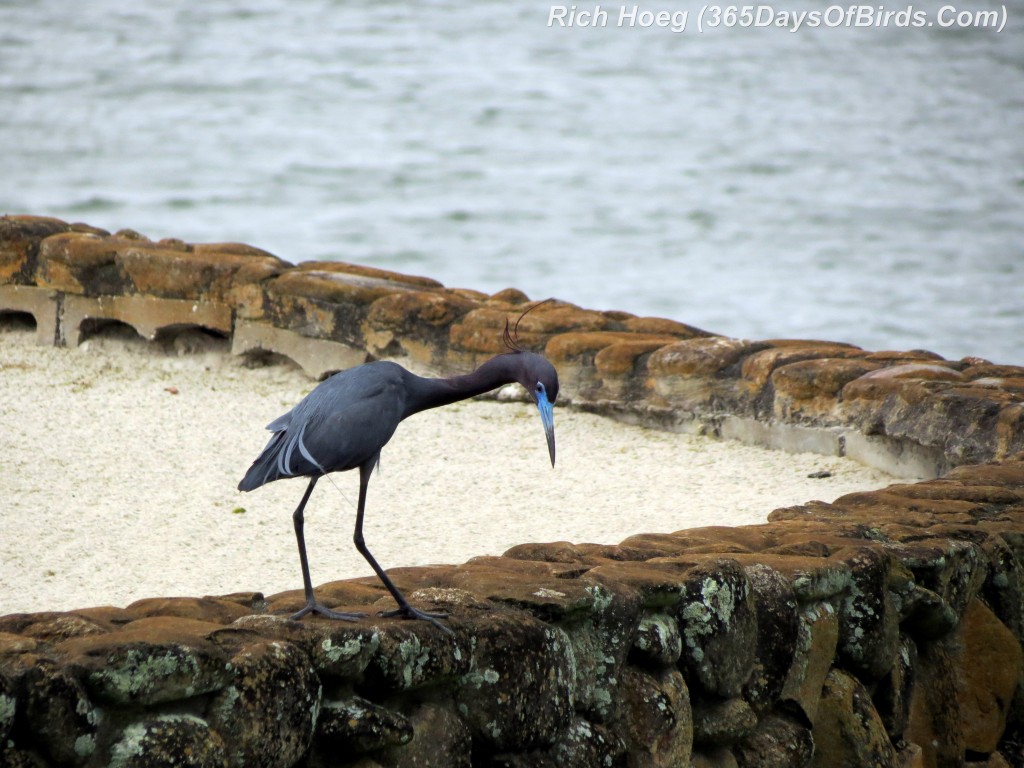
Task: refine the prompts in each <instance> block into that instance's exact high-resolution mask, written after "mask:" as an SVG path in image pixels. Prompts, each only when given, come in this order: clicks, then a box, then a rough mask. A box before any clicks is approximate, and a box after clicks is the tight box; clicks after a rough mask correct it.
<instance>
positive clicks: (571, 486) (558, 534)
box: [0, 323, 893, 615]
mask: <svg viewBox="0 0 1024 768" xmlns="http://www.w3.org/2000/svg"><path fill="white" fill-rule="evenodd" d="M225 350H226V346H224V347H223V348H222V349H218V348H214V349H208V350H206V351H201V352H194V353H188V354H180V352H181V351H182V350H175V349H174V348H170V349H164V348H161V347H157V346H155V345H152V344H146V343H145V342H143V341H142V340H141V339H134V340H133V339H123V338H92V339H90V340H88V341H87V342H85V343H84V344H83V345H82V346H81V347H79V348H77V349H63V348H55V347H47V346H38V345H36V344H35V341H34V334H33V333H32V332H31V331H30V330H29V329H27V328H24V327H20V326H17V325H12V324H11V323H6V324H0V435H2V438H0V439H2V450H3V460H2V462H0V497H2V499H3V505H2V506H3V514H2V515H0V615H2V614H7V613H14V612H22V611H42V610H71V609H74V608H80V607H86V606H95V605H127V604H128V603H130V602H132V601H134V600H137V599H140V598H143V597H153V596H172V595H216V594H226V593H231V592H240V591H261V592H264V593H265V594H272V593H275V592H278V591H283V590H288V589H295V588H298V587H300V586H301V581H300V576H299V565H298V558H297V557H296V549H295V541H294V535H293V533H292V523H291V513H292V510H293V509H294V507H295V504H296V503H297V502H298V500H299V497H300V496H301V494H302V490H303V488H304V481H303V480H289V481H281V482H277V483H273V484H271V485H269V486H266V487H264V488H261V489H258V490H257V491H254V492H252V493H240V492H239V491H237V490H236V486H237V484H238V481H239V479H240V478H241V476H242V474H243V473H244V472H245V470H246V469H247V468H248V466H249V464H250V463H251V462H252V460H253V459H254V458H255V457H256V455H257V454H258V453H259V451H260V450H261V449H262V447H263V445H264V444H265V442H266V439H267V437H268V436H269V433H267V432H266V431H265V430H264V426H265V425H266V424H267V423H268V422H270V421H271V420H272V419H274V418H275V417H277V416H278V415H280V414H282V413H284V412H285V411H287V410H288V409H289V408H291V407H292V406H293V405H294V404H295V403H296V402H298V400H299V399H300V398H301V397H302V396H303V395H304V394H306V393H307V392H308V391H309V390H310V389H312V387H313V386H314V382H311V381H310V380H309V379H307V378H306V377H305V376H303V375H302V373H301V372H300V371H298V370H297V369H296V368H294V367H293V366H290V365H271V366H265V367H255V368H252V367H247V366H246V364H245V362H244V361H243V359H241V358H235V357H231V356H230V355H227V354H225ZM555 429H556V434H557V441H558V464H557V466H556V467H555V468H554V469H552V468H551V466H550V463H549V460H548V457H547V450H546V447H545V443H544V437H543V433H542V430H541V426H540V420H539V419H538V418H537V414H536V409H535V408H533V407H532V406H529V405H526V404H524V403H503V402H495V401H469V402H464V403H460V404H457V405H454V406H450V407H447V408H443V409H438V410H434V411H428V412H425V413H422V414H419V415H417V416H415V417H413V418H411V419H409V420H408V421H407V422H405V423H403V424H402V426H401V427H400V428H399V430H398V433H397V434H396V435H395V437H394V439H393V440H392V441H391V443H390V444H389V445H388V446H387V447H386V448H385V450H384V453H383V456H382V461H381V471H380V472H379V473H378V474H377V475H376V476H375V477H374V479H373V481H372V483H371V484H370V492H369V500H368V505H367V520H366V526H365V535H366V540H367V542H368V544H369V546H370V549H371V550H372V551H373V552H374V554H375V555H376V556H377V558H378V560H379V561H380V562H381V563H382V565H384V567H385V568H388V567H397V566H409V565H421V564H429V563H442V562H443V563H458V562H463V561H465V560H468V559H469V558H471V557H473V556H476V555H488V554H490V555H494V554H500V553H502V552H503V551H505V550H506V549H507V548H509V547H511V546H513V545H515V544H520V543H525V542H533V541H561V540H566V541H573V542H600V543H615V542H618V541H620V540H622V539H624V538H626V537H627V536H629V535H631V534H635V533H643V532H669V531H675V530H679V529H682V528H691V527H697V526H703V525H744V524H750V523H759V522H763V521H764V519H765V517H766V516H767V514H768V513H769V512H770V511H771V510H772V509H775V508H776V507H780V506H786V505H790V504H797V503H802V502H805V501H808V500H811V499H821V500H825V501H829V500H832V499H834V498H836V497H838V496H840V495H842V494H845V493H848V492H851V491H855V490H867V489H873V488H878V487H882V486H884V485H886V484H888V483H889V482H892V481H893V479H892V478H891V477H889V476H888V475H885V474H884V473H880V472H878V471H876V470H873V469H868V468H866V467H864V466H861V465H859V464H857V463H855V462H853V461H849V460H846V459H839V458H833V457H824V456H818V455H816V454H787V453H782V452H778V451H771V450H767V449H762V448H755V447H750V446H745V445H742V444H739V443H735V442H726V441H716V440H712V439H707V438H698V437H692V436H687V435H679V434H672V433H666V432H658V431H653V430H647V429H643V428H638V427H631V426H627V425H623V424H620V423H618V422H615V421H612V420H609V419H605V418H602V417H599V416H595V415H591V414H583V413H575V412H573V411H571V410H569V409H567V408H556V409H555ZM821 471H827V472H830V473H831V476H830V477H827V478H822V479H815V478H810V477H808V475H809V474H811V473H815V472H821ZM331 479H333V482H330V481H329V480H324V481H321V482H320V484H319V485H318V486H317V490H316V492H315V493H314V496H313V498H312V499H311V501H310V504H309V507H308V508H307V512H306V538H307V543H308V546H309V553H310V561H311V569H312V572H313V581H314V583H316V584H319V583H324V582H327V581H332V580H335V579H341V578H349V577H356V576H366V575H369V574H370V570H369V568H368V566H367V565H366V564H365V563H364V562H363V560H362V559H361V558H360V557H359V555H358V554H357V553H356V552H355V550H354V549H353V547H352V544H351V535H352V525H353V521H354V506H355V500H356V490H357V478H356V476H355V474H353V473H346V474H340V475H334V476H332V478H331Z"/></svg>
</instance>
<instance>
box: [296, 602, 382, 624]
mask: <svg viewBox="0 0 1024 768" xmlns="http://www.w3.org/2000/svg"><path fill="white" fill-rule="evenodd" d="M310 613H317V614H319V615H321V616H323V617H324V618H326V619H336V620H338V621H359V620H360V619H364V618H366V614H365V613H359V612H358V611H351V612H349V611H332V610H331V609H330V608H328V607H327V606H325V605H321V604H320V603H317V602H313V603H307V604H306V605H305V606H304V607H303V608H302V610H300V611H299V612H298V613H294V614H292V615H291V616H290V617H289V618H290V619H291V620H292V621H298V620H299V619H301V618H302V617H303V616H305V615H307V614H310Z"/></svg>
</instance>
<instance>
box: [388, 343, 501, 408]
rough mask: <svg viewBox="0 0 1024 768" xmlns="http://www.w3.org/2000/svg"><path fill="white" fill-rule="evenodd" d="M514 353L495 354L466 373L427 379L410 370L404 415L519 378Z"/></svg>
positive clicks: (479, 393) (467, 396)
mask: <svg viewBox="0 0 1024 768" xmlns="http://www.w3.org/2000/svg"><path fill="white" fill-rule="evenodd" d="M515 354H516V353H514V352H511V353H508V354H503V355H498V356H497V357H492V358H491V359H490V360H488V361H487V362H486V363H484V364H483V365H481V366H480V367H479V368H477V369H476V370H475V371H473V372H472V373H467V374H465V375H463V376H451V377H449V378H445V379H427V378H423V377H421V376H415V375H414V374H409V375H410V376H411V377H412V381H411V382H410V387H409V394H408V396H407V397H406V407H405V416H411V415H412V414H414V413H419V412H420V411H425V410H427V409H428V408H438V407H440V406H442V405H450V404H451V403H455V402H458V401H459V400H466V399H468V398H470V397H475V396H476V395H482V394H483V393H484V392H490V391H491V390H492V389H496V388H497V387H500V386H502V385H504V384H511V383H512V382H514V381H516V376H515V373H514V370H513V358H514V356H515ZM403 418H404V416H403Z"/></svg>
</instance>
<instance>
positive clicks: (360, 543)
mask: <svg viewBox="0 0 1024 768" xmlns="http://www.w3.org/2000/svg"><path fill="white" fill-rule="evenodd" d="M375 465H376V460H374V461H371V462H367V463H366V464H363V465H362V466H361V467H360V468H359V505H358V507H357V509H356V530H355V533H354V534H353V536H352V541H353V542H354V543H355V545H356V549H357V550H359V554H361V555H362V556H363V557H364V558H365V559H366V562H368V563H369V564H370V567H371V568H373V572H374V573H376V574H377V578H379V579H380V580H381V582H382V583H383V584H384V586H385V587H386V588H387V590H388V592H390V593H391V596H392V597H393V598H395V602H396V603H398V608H397V610H394V611H382V612H381V614H380V615H381V616H386V617H390V616H402V617H404V618H406V619H420V620H422V621H429V622H430V623H431V624H433V625H434V626H435V627H439V628H440V629H442V630H444V631H445V632H447V633H448V634H449V635H450V634H453V633H452V631H451V630H450V629H449V628H448V627H446V626H445V625H444V624H442V623H441V622H440V621H438V619H446V618H448V614H447V613H428V612H427V611H421V610H419V609H418V608H413V607H412V606H411V605H409V601H408V600H406V599H405V596H404V595H403V594H402V593H401V592H400V591H399V590H398V587H396V586H395V585H394V583H393V582H392V581H391V579H390V578H388V575H387V574H386V573H385V572H384V569H383V568H381V567H380V564H379V563H378V562H377V560H376V559H375V558H374V556H373V555H372V554H370V550H369V548H368V547H367V546H366V541H365V540H364V539H363V512H364V511H365V509H366V489H367V486H369V484H370V475H371V474H372V473H373V468H374V466H375Z"/></svg>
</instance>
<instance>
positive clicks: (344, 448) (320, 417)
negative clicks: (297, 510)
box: [289, 363, 404, 472]
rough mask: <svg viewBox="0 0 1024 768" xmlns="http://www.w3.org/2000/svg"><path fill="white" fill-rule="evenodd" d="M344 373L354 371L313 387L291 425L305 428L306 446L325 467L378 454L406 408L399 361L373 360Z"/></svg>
mask: <svg viewBox="0 0 1024 768" xmlns="http://www.w3.org/2000/svg"><path fill="white" fill-rule="evenodd" d="M345 373H350V374H352V375H351V376H342V375H341V374H339V375H337V376H335V377H333V378H331V379H328V380H327V381H326V382H324V384H323V385H321V386H320V387H318V388H317V389H315V390H313V392H311V393H310V395H309V397H308V398H307V400H305V401H303V402H302V403H300V405H301V406H303V408H302V410H301V411H300V409H299V407H298V406H297V407H296V408H295V411H294V414H293V418H292V421H291V425H290V427H289V430H290V431H291V430H295V429H302V430H303V432H302V440H301V443H302V447H303V448H304V449H305V451H307V452H308V454H309V457H310V458H311V459H312V460H315V462H316V464H317V465H318V466H320V467H323V469H324V471H325V472H338V471H342V470H346V469H354V468H355V467H358V466H361V465H362V464H364V463H365V462H367V461H369V460H371V459H373V458H374V457H376V456H377V454H379V453H380V450H381V448H383V447H384V445H385V444H386V443H387V442H388V440H390V439H391V436H392V435H394V433H395V429H396V428H397V427H398V423H399V421H400V420H401V415H402V412H403V407H404V389H403V387H402V377H401V373H402V369H401V368H400V367H399V366H397V365H393V364H390V363H388V364H385V363H374V364H371V365H364V366H361V367H360V368H355V369H352V370H351V371H345ZM328 384H330V385H331V386H327V385H328ZM314 395H315V397H314Z"/></svg>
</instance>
